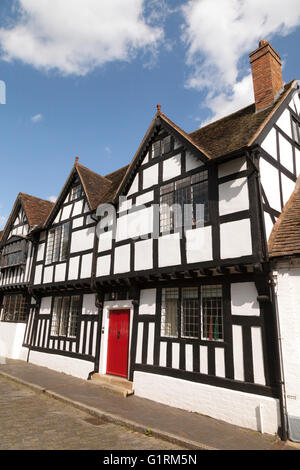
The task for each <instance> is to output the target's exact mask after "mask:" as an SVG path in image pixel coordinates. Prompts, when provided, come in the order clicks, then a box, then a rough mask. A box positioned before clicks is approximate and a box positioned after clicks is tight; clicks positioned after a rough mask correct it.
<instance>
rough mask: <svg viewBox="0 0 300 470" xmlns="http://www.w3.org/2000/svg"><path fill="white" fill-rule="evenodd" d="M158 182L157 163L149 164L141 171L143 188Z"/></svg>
mask: <svg viewBox="0 0 300 470" xmlns="http://www.w3.org/2000/svg"><path fill="white" fill-rule="evenodd" d="M157 183H158V164H157V163H156V164H155V165H152V166H150V167H149V168H146V169H145V170H144V171H143V189H146V188H150V187H151V186H154V185H155V184H157Z"/></svg>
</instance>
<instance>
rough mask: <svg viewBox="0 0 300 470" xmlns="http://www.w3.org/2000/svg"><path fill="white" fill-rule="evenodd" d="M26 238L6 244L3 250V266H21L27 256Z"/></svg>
mask: <svg viewBox="0 0 300 470" xmlns="http://www.w3.org/2000/svg"><path fill="white" fill-rule="evenodd" d="M26 247H27V244H26V240H24V239H21V240H16V241H13V242H11V243H8V244H7V245H5V247H4V248H3V251H2V258H1V268H6V267H11V266H19V265H20V264H23V263H25V261H26V257H27V252H26V251H27V250H26Z"/></svg>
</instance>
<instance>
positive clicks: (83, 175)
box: [76, 163, 112, 210]
mask: <svg viewBox="0 0 300 470" xmlns="http://www.w3.org/2000/svg"><path fill="white" fill-rule="evenodd" d="M76 168H77V172H78V175H79V177H80V180H81V183H82V185H83V188H84V191H85V194H86V197H87V199H88V203H89V206H90V209H91V210H95V209H97V207H98V205H99V204H100V203H101V202H102V199H103V197H104V195H105V194H106V193H107V192H108V191H109V190H110V189H111V186H112V182H111V181H110V180H109V179H107V178H106V177H104V176H101V175H98V174H97V173H94V172H93V171H91V170H89V169H88V168H86V167H84V166H83V165H81V164H80V163H76Z"/></svg>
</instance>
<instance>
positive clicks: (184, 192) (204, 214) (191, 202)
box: [160, 171, 209, 232]
mask: <svg viewBox="0 0 300 470" xmlns="http://www.w3.org/2000/svg"><path fill="white" fill-rule="evenodd" d="M208 220H209V212H208V173H207V171H202V172H200V173H197V174H195V175H192V176H189V177H187V178H183V179H181V180H178V181H175V182H173V183H169V184H165V185H164V186H162V187H161V188H160V231H161V232H169V231H171V230H173V229H176V228H179V227H186V228H191V227H198V226H201V225H202V224H204V222H207V221H208Z"/></svg>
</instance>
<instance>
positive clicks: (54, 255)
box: [46, 222, 70, 264]
mask: <svg viewBox="0 0 300 470" xmlns="http://www.w3.org/2000/svg"><path fill="white" fill-rule="evenodd" d="M69 233H70V222H67V223H65V224H63V225H59V226H57V227H55V228H53V229H51V230H50V231H49V234H48V243H47V252H46V264H50V263H55V262H57V261H65V260H66V259H67V255H68V246H69Z"/></svg>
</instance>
